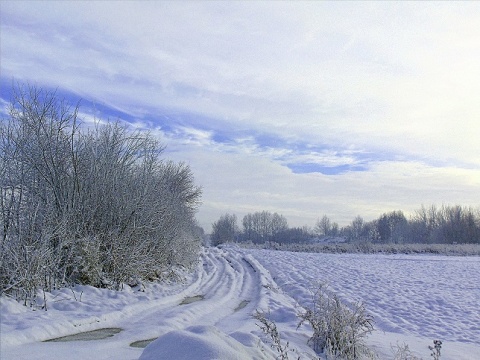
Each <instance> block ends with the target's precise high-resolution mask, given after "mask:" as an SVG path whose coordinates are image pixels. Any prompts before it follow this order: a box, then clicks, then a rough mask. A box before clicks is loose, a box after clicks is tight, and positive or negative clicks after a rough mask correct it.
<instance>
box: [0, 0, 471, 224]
mask: <svg viewBox="0 0 480 360" xmlns="http://www.w3.org/2000/svg"><path fill="white" fill-rule="evenodd" d="M479 22H480V5H479V4H478V3H476V2H470V3H469V2H462V3H455V2H419V3H408V2H407V3H404V2H388V3H383V2H378V3H376V2H357V3H349V2H279V3H276V2H274V3H269V2H198V1H192V2H134V1H132V2H129V1H122V2H116V3H115V4H113V3H111V2H102V1H95V2H58V1H51V2H50V1H42V2H38V3H37V2H22V1H15V2H4V3H2V15H1V32H0V36H1V46H2V49H1V62H0V70H1V72H0V74H1V79H0V80H1V86H2V90H1V101H2V103H1V104H0V105H1V107H2V108H4V106H3V104H6V103H5V102H8V100H9V96H8V95H9V92H8V89H7V87H9V86H10V84H11V82H12V80H14V81H28V82H30V83H32V84H37V85H40V86H46V87H49V88H58V91H59V93H61V94H66V96H67V98H68V99H71V100H72V101H77V100H78V99H79V98H81V99H82V101H81V103H80V104H81V116H82V117H83V118H84V119H85V121H86V122H89V123H91V122H93V121H98V119H105V118H109V119H111V120H121V121H125V122H127V123H129V124H131V125H132V126H133V127H134V128H136V129H148V130H150V131H152V133H154V134H155V135H156V136H158V137H159V139H160V140H161V141H162V143H164V144H165V145H167V148H166V150H165V155H166V156H170V157H172V158H174V159H176V160H179V161H186V162H187V163H189V164H190V166H191V167H192V168H193V169H194V170H195V175H196V177H197V178H198V181H199V182H200V183H201V185H202V186H203V188H204V199H203V206H202V208H201V210H200V213H199V218H201V219H202V224H203V225H205V226H206V227H208V226H209V224H210V223H211V222H213V221H214V220H215V217H218V216H219V215H221V212H222V211H230V212H236V211H238V213H239V214H240V213H242V212H243V213H245V212H248V211H252V210H262V209H263V208H265V209H267V210H275V211H278V212H280V213H283V214H285V215H286V216H287V218H289V219H290V218H291V222H294V223H295V224H299V225H301V224H303V223H308V224H313V223H314V221H315V219H316V218H317V217H318V216H321V215H322V214H323V213H328V214H330V215H331V217H332V218H333V219H335V220H337V221H344V222H345V221H348V219H352V218H353V217H354V216H355V215H357V214H362V215H365V216H371V217H374V216H377V215H378V214H379V213H381V212H383V211H388V210H392V209H405V210H411V209H412V208H413V206H414V205H416V206H419V205H420V204H421V203H427V204H428V203H437V204H439V203H461V204H466V205H469V204H472V205H475V204H478V203H480V197H479V196H480V195H479V194H480V191H479V190H480V184H479V183H478V169H479V168H480V152H479V151H478V138H479V136H480V122H479V121H478V119H480V108H479V107H478V94H480V67H479V66H478V64H479V63H480V46H479V42H478V39H479V38H480V27H479V26H478V24H479Z"/></svg>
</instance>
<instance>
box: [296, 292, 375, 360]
mask: <svg viewBox="0 0 480 360" xmlns="http://www.w3.org/2000/svg"><path fill="white" fill-rule="evenodd" d="M312 300H313V305H312V307H311V308H307V309H305V310H304V311H302V312H301V313H300V314H299V318H300V322H299V324H298V326H300V325H302V324H303V323H308V324H310V326H311V327H312V329H313V335H312V337H311V339H310V343H311V344H312V346H313V349H314V350H315V352H317V353H318V354H321V353H326V354H327V355H330V356H333V357H337V358H341V359H345V360H353V359H361V358H364V357H370V358H372V357H374V354H373V352H372V351H371V350H370V349H369V348H368V347H367V345H366V343H365V339H366V337H367V335H368V334H370V333H371V332H372V331H373V318H372V317H371V315H369V314H368V313H367V312H366V310H365V307H364V306H363V304H354V305H353V306H347V305H345V304H343V303H342V302H341V301H340V299H339V298H338V297H337V296H336V295H335V294H333V295H332V294H330V293H329V292H328V289H327V287H326V286H325V285H320V286H319V288H318V289H317V291H316V292H315V293H314V294H313V299H312Z"/></svg>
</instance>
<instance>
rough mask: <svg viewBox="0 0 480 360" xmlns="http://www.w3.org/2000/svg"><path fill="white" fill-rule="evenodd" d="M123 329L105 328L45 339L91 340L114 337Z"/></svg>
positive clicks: (58, 340) (56, 340) (54, 340)
mask: <svg viewBox="0 0 480 360" xmlns="http://www.w3.org/2000/svg"><path fill="white" fill-rule="evenodd" d="M122 330H123V329H120V328H105V329H98V330H93V331H86V332H81V333H78V334H73V335H68V336H62V337H59V338H55V339H50V340H45V341H44V342H66V341H89V340H102V339H106V338H109V337H112V336H113V335H115V334H118V333H119V332H120V331H122Z"/></svg>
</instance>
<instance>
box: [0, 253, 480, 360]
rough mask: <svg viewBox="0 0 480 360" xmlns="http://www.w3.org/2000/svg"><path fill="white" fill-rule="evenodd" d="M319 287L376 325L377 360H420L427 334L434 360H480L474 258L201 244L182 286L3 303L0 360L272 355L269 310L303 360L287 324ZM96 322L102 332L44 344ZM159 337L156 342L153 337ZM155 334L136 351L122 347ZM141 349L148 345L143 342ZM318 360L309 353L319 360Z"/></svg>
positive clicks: (297, 336) (301, 339) (301, 336)
mask: <svg viewBox="0 0 480 360" xmlns="http://www.w3.org/2000/svg"><path fill="white" fill-rule="evenodd" d="M320 282H327V283H329V284H330V286H331V289H332V290H333V291H334V292H335V293H337V294H338V295H339V296H340V297H341V298H342V299H343V300H344V301H347V302H348V301H359V300H360V301H363V302H364V303H365V304H366V305H367V309H368V310H369V311H371V312H372V314H374V316H375V319H376V321H377V323H376V328H377V329H378V331H375V332H374V334H372V336H371V337H370V339H369V343H370V344H371V345H372V346H373V347H374V349H375V350H376V351H377V353H378V354H379V359H391V358H393V356H392V351H391V345H394V344H396V343H397V342H398V343H400V344H401V343H403V342H406V343H408V344H409V346H410V348H411V349H412V350H414V351H415V353H416V354H417V356H421V357H422V358H424V359H428V358H429V357H430V356H429V355H430V352H429V350H428V347H427V346H428V345H430V344H431V341H432V340H433V337H437V336H438V337H439V338H440V339H441V340H443V341H444V352H443V353H442V360H449V359H455V360H475V359H480V338H479V334H480V328H479V327H478V324H479V323H480V312H479V308H480V307H479V299H480V288H479V285H478V284H479V283H480V258H478V257H468V258H457V257H431V256H430V257H429V256H426V257H425V256H400V255H399V256H383V255H375V256H366V255H348V254H345V255H338V254H337V255H336V254H305V253H289V252H280V251H264V250H242V249H238V248H234V247H225V248H223V249H217V248H209V249H204V250H203V252H202V254H201V261H200V262H199V264H198V266H197V269H196V271H195V272H193V273H192V274H190V275H188V276H187V278H186V280H185V281H184V282H183V283H174V284H167V285H166V284H162V285H159V284H148V285H146V287H145V289H144V291H138V290H134V289H131V288H130V287H128V286H126V287H125V289H124V290H123V291H112V290H106V289H95V288H92V287H88V286H78V287H76V288H75V289H73V291H72V290H71V289H63V290H60V291H57V292H55V293H53V294H48V296H47V305H48V311H43V310H37V311H32V310H30V309H27V308H25V307H23V306H22V305H20V304H18V303H16V302H15V301H12V300H10V299H5V298H2V299H1V308H0V310H1V311H0V320H1V328H0V359H1V360H17V359H20V360H21V359H40V360H41V359H53V360H56V359H69V360H70V359H71V360H75V359H100V360H107V359H120V360H123V359H125V360H133V359H139V358H140V359H141V360H153V359H184V358H185V359H213V358H217V359H228V360H234V359H274V358H275V357H276V356H277V355H278V354H277V353H274V352H273V351H272V349H271V347H270V344H271V343H270V341H269V339H268V338H267V337H266V336H265V335H264V334H263V333H262V332H261V331H260V329H259V327H258V326H256V325H255V322H256V320H254V319H253V318H252V315H253V314H254V313H255V311H256V310H260V311H265V312H268V316H269V318H270V319H271V320H274V321H275V322H276V323H277V326H278V329H279V330H280V334H281V336H282V339H283V344H286V341H287V340H288V342H289V344H290V348H291V349H293V348H295V349H296V354H292V356H291V357H290V358H295V359H296V358H297V357H298V356H300V358H301V359H313V358H316V357H315V354H314V353H313V351H312V350H311V349H310V348H309V347H308V346H307V345H306V343H307V340H308V337H309V336H310V334H311V332H310V329H309V328H308V327H306V326H302V327H301V328H300V329H297V324H298V319H297V312H298V311H299V303H300V304H302V305H308V302H309V301H310V299H311V290H312V288H313V287H314V286H315V285H316V284H318V283H320ZM103 328H118V329H119V330H121V331H120V332H119V333H117V334H115V335H114V336H112V337H109V338H105V339H101V340H91V341H81V340H76V341H69V342H43V341H44V340H48V339H53V338H58V337H61V336H66V335H71V334H77V333H81V332H85V331H91V330H96V329H103ZM157 338H158V339H157ZM153 339H157V340H155V341H153V342H151V343H150V345H148V346H147V347H146V348H145V349H144V348H138V347H132V346H131V344H132V343H135V342H138V341H144V340H150V341H152V340H153ZM143 346H146V344H143ZM317 358H318V357H317Z"/></svg>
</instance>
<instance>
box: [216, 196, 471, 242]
mask: <svg viewBox="0 0 480 360" xmlns="http://www.w3.org/2000/svg"><path fill="white" fill-rule="evenodd" d="M241 225H242V226H241V227H240V226H239V224H238V222H237V217H236V215H234V214H225V215H222V216H221V217H220V219H218V220H217V221H216V222H214V223H213V225H212V229H213V231H212V234H211V243H212V245H218V244H221V243H224V242H232V241H233V242H252V243H254V244H264V243H268V242H275V243H279V244H301V243H303V244H305V243H315V242H326V241H327V242H328V241H330V242H342V241H344V242H350V243H359V242H368V243H372V244H414V243H421V244H480V209H473V208H471V207H465V206H460V205H455V206H450V205H443V206H441V207H437V206H435V205H432V206H430V207H425V206H422V207H421V208H420V209H419V210H417V211H415V213H414V215H412V216H411V217H409V218H407V217H406V216H405V215H404V213H403V212H402V211H400V210H398V211H392V212H388V213H385V214H382V215H381V216H380V217H379V218H377V219H375V220H373V221H365V220H363V218H362V217H361V216H357V217H356V218H355V219H353V221H352V222H351V223H350V224H349V225H347V226H344V227H340V226H339V225H338V224H337V223H336V222H332V221H331V220H330V218H329V217H328V216H326V215H323V216H322V217H321V218H319V219H318V221H317V223H316V224H315V227H314V228H313V229H312V228H309V227H307V226H304V227H301V228H298V227H294V228H290V227H289V226H288V222H287V219H286V218H285V217H284V216H283V215H280V214H277V213H273V214H272V213H270V212H268V211H262V212H256V213H253V214H247V215H245V216H244V217H243V219H242V224H241Z"/></svg>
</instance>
